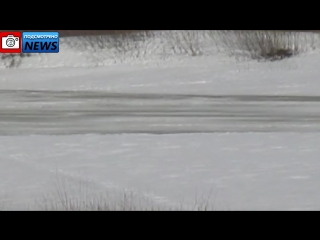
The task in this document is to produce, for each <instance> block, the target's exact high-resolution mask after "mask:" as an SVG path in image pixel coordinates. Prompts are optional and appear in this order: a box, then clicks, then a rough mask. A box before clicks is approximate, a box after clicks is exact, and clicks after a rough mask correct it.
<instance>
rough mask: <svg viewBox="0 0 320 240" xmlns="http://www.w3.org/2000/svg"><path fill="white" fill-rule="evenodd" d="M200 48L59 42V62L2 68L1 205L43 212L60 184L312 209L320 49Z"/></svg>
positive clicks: (74, 192) (112, 195) (178, 202)
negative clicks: (118, 48)
mask: <svg viewBox="0 0 320 240" xmlns="http://www.w3.org/2000/svg"><path fill="white" fill-rule="evenodd" d="M305 35H306V36H310V39H311V38H312V39H313V42H312V44H313V45H315V46H319V43H320V41H319V36H318V35H313V34H309V33H308V34H307V33H306V34H305ZM161 37H162V38H161ZM308 39H309V38H308ZM200 40H201V41H200ZM200 40H199V39H198V40H197V41H198V45H197V49H198V50H197V51H201V52H203V53H204V54H201V55H200V56H189V55H188V53H187V52H186V53H182V54H177V51H175V52H170V49H171V48H170V47H168V48H163V47H162V48H161V46H170V44H169V43H168V42H166V43H163V35H161V36H159V37H158V38H153V39H151V40H149V41H148V42H143V43H139V44H136V45H135V46H134V47H132V48H131V47H128V50H127V51H126V52H125V53H124V54H123V55H117V53H116V52H113V51H111V50H110V49H103V50H100V51H98V50H97V49H95V48H94V46H87V45H85V40H84V39H82V40H81V39H79V38H65V39H63V41H62V44H61V49H60V53H59V54H56V55H53V54H51V55H50V54H48V55H35V56H32V57H30V58H24V59H23V61H22V62H21V64H20V66H19V68H16V69H14V68H13V69H6V68H5V66H4V65H2V67H1V62H0V68H1V69H0V209H1V206H2V208H3V209H27V208H28V209H41V208H43V207H44V206H43V205H44V199H46V200H47V201H55V200H57V199H59V196H56V194H57V189H59V191H64V192H66V193H68V197H70V198H72V199H75V200H72V201H77V199H78V200H79V199H81V200H80V201H84V200H83V199H84V198H85V199H87V198H92V199H94V198H95V196H98V197H101V196H102V195H105V194H108V196H107V197H104V198H107V199H108V201H109V200H110V201H113V202H120V201H122V200H123V195H124V194H129V195H130V196H131V197H132V198H133V199H132V200H130V201H131V202H136V203H139V204H141V206H142V208H143V207H145V206H146V205H152V206H154V207H155V208H156V207H159V208H165V207H170V208H172V209H176V208H181V207H183V209H194V208H196V207H195V206H197V205H201V204H203V201H205V202H206V204H209V203H207V202H210V204H209V205H210V208H211V209H215V210H291V209H295V210H298V209H299V210H300V209H301V210H304V209H309V210H313V209H316V210H318V209H320V194H319V192H318V185H320V177H319V176H318V175H317V173H318V172H319V171H320V163H319V158H318V157H320V149H319V147H318V146H320V132H319V130H320V94H319V88H320V82H319V78H320V69H319V63H320V54H319V53H320V52H319V48H317V47H313V48H312V49H310V50H308V51H306V52H303V53H302V54H301V55H299V56H295V57H292V58H290V59H285V60H282V61H275V62H258V61H255V60H251V59H248V58H243V59H241V61H239V60H237V59H236V58H235V57H231V56H228V55H227V54H226V52H223V51H218V50H217V48H216V47H213V46H212V45H210V44H209V42H207V41H206V39H205V38H204V39H200ZM72 41H74V42H75V44H74V45H72V44H71V45H70V42H71V43H72ZM77 41H78V42H77ZM161 44H162V45H161ZM301 44H305V45H308V44H309V42H302V43H301ZM141 49H144V53H143V54H141V52H143V51H142V50H141ZM93 52H94V53H93ZM62 185H63V186H62ZM62 189H63V190H62ZM55 197H56V199H55ZM121 199H122V200H121ZM90 201H91V200H90ZM92 201H93V200H92Z"/></svg>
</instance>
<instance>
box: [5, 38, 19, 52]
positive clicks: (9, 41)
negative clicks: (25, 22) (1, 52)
mask: <svg viewBox="0 0 320 240" xmlns="http://www.w3.org/2000/svg"><path fill="white" fill-rule="evenodd" d="M19 41H20V39H19V38H18V37H15V36H13V35H8V36H7V37H2V49H18V48H19V47H20V44H19Z"/></svg>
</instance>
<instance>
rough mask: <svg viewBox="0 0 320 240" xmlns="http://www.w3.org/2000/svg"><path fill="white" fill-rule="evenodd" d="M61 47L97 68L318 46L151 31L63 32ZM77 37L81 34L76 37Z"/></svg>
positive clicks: (269, 57)
mask: <svg viewBox="0 0 320 240" xmlns="http://www.w3.org/2000/svg"><path fill="white" fill-rule="evenodd" d="M63 31H64V32H61V34H62V35H63V36H74V37H73V38H72V39H70V40H69V39H64V40H61V41H63V44H66V45H67V46H68V47H69V48H71V49H73V50H75V51H81V52H82V53H83V54H84V55H85V57H86V58H87V59H88V61H90V62H95V63H96V64H97V66H100V65H104V61H106V60H107V61H108V62H110V61H111V62H112V61H113V62H114V63H119V62H124V61H131V60H132V59H142V58H145V59H149V58H153V57H155V56H156V57H160V58H162V59H166V58H167V57H168V56H172V55H183V56H191V57H196V56H201V55H212V54H215V53H216V51H211V50H212V48H215V49H216V50H217V51H220V52H223V53H226V54H228V55H229V56H232V57H236V59H238V60H240V59H241V60H242V59H243V58H246V59H254V60H257V61H276V60H282V59H285V58H290V57H294V56H296V55H299V54H301V53H304V52H307V51H309V50H314V49H316V48H318V47H319V42H320V37H319V36H320V34H315V33H313V34H312V33H303V32H288V31H245V30H243V31H229V30H228V31H215V30H201V31H196V30H183V31H180V30H178V31H151V30H132V31H131V30H119V31H116V30H114V31H112V30H99V31H98V30H97V31H94V32H93V31H90V30H83V31H80V30H77V31H76V32H74V31H73V30H63ZM80 34H81V35H80ZM0 56H1V59H0V60H2V62H3V65H5V67H7V68H17V67H19V66H20V64H21V62H22V59H23V58H24V57H29V56H32V54H27V55H26V54H20V55H17V54H12V55H7V54H2V55H0Z"/></svg>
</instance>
